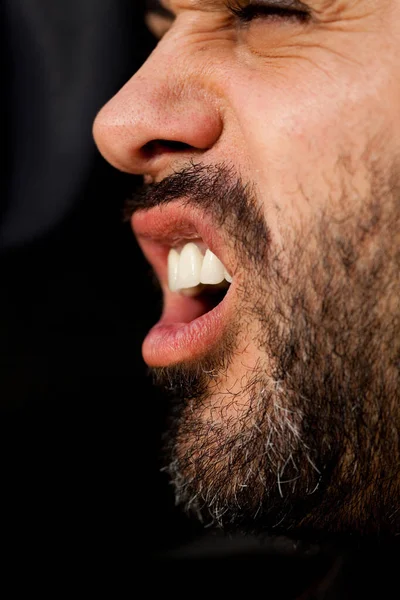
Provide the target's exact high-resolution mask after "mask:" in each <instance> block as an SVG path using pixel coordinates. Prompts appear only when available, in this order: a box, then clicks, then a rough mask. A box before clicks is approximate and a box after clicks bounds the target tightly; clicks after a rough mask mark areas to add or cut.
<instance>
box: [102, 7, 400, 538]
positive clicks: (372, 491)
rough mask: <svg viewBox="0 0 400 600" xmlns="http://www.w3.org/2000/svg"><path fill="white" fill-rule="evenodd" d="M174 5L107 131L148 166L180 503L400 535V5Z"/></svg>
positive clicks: (240, 520)
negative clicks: (154, 47)
mask: <svg viewBox="0 0 400 600" xmlns="http://www.w3.org/2000/svg"><path fill="white" fill-rule="evenodd" d="M152 5H153V6H154V2H153V3H152ZM163 6H164V9H165V13H164V17H163V19H162V20H160V17H159V16H157V15H155V14H150V15H148V23H149V24H150V26H152V27H153V28H154V29H157V30H158V31H161V30H164V29H165V30H166V32H165V34H164V35H163V37H162V39H161V40H160V42H159V44H158V46H157V47H156V49H155V50H154V52H153V53H152V55H151V56H150V57H149V59H148V60H147V62H146V63H145V64H144V65H143V66H142V68H141V69H140V70H139V71H138V72H137V73H136V74H135V75H134V77H132V79H131V80H130V81H129V82H128V83H127V84H126V85H125V86H124V87H123V88H122V90H121V91H120V92H119V93H118V94H117V95H116V96H115V97H114V98H113V99H112V100H111V101H110V102H109V103H108V104H107V105H106V106H105V107H104V108H103V109H102V111H101V112H100V113H99V115H98V117H97V119H96V122H95V127H94V133H95V138H96V141H97V144H98V146H99V148H100V150H101V152H102V153H103V154H104V156H105V157H106V158H107V159H108V160H109V161H110V162H111V163H112V164H113V165H114V166H116V167H117V168H118V169H120V170H122V171H126V172H129V173H135V174H141V175H144V177H145V179H144V183H145V185H144V187H143V189H142V190H141V191H140V192H138V193H137V194H135V196H134V197H133V198H132V200H131V201H130V202H128V206H127V210H128V211H129V213H130V214H131V215H132V226H133V229H134V231H135V233H136V235H137V237H138V241H139V243H140V244H141V246H142V248H143V250H144V252H145V255H146V256H147V258H148V259H149V261H150V262H151V264H152V265H153V267H154V269H155V271H156V273H157V275H158V278H159V280H160V283H161V288H162V291H163V298H164V301H163V302H164V308H163V314H162V316H161V320H160V322H159V323H158V324H157V325H156V326H155V328H154V329H153V330H152V331H151V332H150V334H149V336H148V337H147V338H146V340H145V342H144V345H143V355H144V359H145V361H146V362H147V363H148V365H149V366H150V367H152V369H153V371H154V374H155V377H156V380H157V381H158V382H159V383H161V384H163V385H166V387H167V388H168V389H169V390H170V391H172V392H173V396H174V397H175V402H176V404H175V406H174V410H173V419H172V424H171V430H170V437H169V439H168V442H167V445H166V451H167V452H168V456H169V462H168V471H169V473H170V475H171V478H172V481H173V483H174V485H175V488H176V494H177V499H178V501H180V502H182V503H183V504H184V505H185V506H186V507H188V508H191V509H193V510H194V511H196V512H197V513H198V514H199V516H200V517H203V518H205V519H208V518H210V519H211V520H213V521H216V522H217V523H220V524H222V525H225V526H229V525H233V526H235V525H241V526H245V525H247V526H248V525H249V524H251V527H252V528H253V529H256V530H257V529H265V528H266V529H271V530H272V531H276V532H279V531H280V530H281V529H284V530H285V531H287V530H288V529H292V530H294V531H296V533H298V532H300V530H306V531H308V530H310V529H313V530H325V531H344V530H358V531H373V530H384V531H389V532H393V531H398V530H399V526H400V525H399V517H400V512H399V510H398V509H399V496H400V475H399V463H400V455H399V435H398V431H399V426H400V402H399V388H400V386H399V367H400V326H399V319H400V309H399V297H400V285H399V283H400V282H399V279H400V278H399V272H400V258H399V248H400V220H399V216H400V146H399V139H400V68H399V67H400V62H399V56H400V1H399V0H305V2H304V3H303V2H300V1H297V0H260V1H258V0H257V1H254V2H252V1H249V0H231V1H229V0H165V1H164V4H163ZM165 15H167V16H165ZM188 244H192V245H188ZM193 244H194V246H193ZM171 248H172V249H173V250H172V251H171ZM207 249H209V250H210V251H212V254H211V253H210V252H206V251H207ZM203 256H204V258H203ZM205 263H206V266H205ZM221 263H222V265H223V266H222V265H221ZM168 265H169V270H168ZM231 278H232V282H231V283H230V286H229V289H228V290H227V289H226V288H227V286H228V284H227V283H226V279H228V280H230V279H231ZM221 279H224V281H225V283H220V282H221ZM199 281H200V285H198V284H199ZM210 281H212V282H217V283H213V284H209V283H207V282H210ZM201 282H205V283H201Z"/></svg>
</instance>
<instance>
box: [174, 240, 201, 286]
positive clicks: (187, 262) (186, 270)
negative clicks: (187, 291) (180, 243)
mask: <svg viewBox="0 0 400 600" xmlns="http://www.w3.org/2000/svg"><path fill="white" fill-rule="evenodd" d="M202 263H203V255H202V253H201V252H200V250H199V248H198V247H197V246H196V244H193V242H190V243H189V244H186V245H185V246H184V247H183V249H182V252H181V254H180V256H179V266H178V280H177V287H178V289H184V288H191V287H196V286H197V285H199V283H200V271H201V265H202Z"/></svg>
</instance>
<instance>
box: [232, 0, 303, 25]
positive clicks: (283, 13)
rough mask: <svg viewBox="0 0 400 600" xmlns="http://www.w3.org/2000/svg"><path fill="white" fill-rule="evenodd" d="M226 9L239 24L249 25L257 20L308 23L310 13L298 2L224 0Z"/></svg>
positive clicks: (283, 0) (282, 0) (295, 0)
mask: <svg viewBox="0 0 400 600" xmlns="http://www.w3.org/2000/svg"><path fill="white" fill-rule="evenodd" d="M226 7H227V9H228V10H229V11H230V12H231V13H232V14H233V15H234V16H235V17H236V18H237V19H239V21H240V22H241V23H250V22H251V21H253V20H254V19H257V18H269V19H273V20H276V19H285V20H296V21H301V22H304V21H309V20H310V18H311V13H310V11H309V10H308V8H307V6H306V5H305V4H303V2H300V1H298V0H254V1H252V0H250V1H248V2H245V3H244V2H243V1H242V0H226Z"/></svg>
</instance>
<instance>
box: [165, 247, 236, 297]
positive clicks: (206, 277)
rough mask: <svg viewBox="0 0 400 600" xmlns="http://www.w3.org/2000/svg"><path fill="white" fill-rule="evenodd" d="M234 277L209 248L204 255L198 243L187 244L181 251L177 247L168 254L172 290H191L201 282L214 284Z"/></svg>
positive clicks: (169, 281) (229, 280)
mask: <svg viewBox="0 0 400 600" xmlns="http://www.w3.org/2000/svg"><path fill="white" fill-rule="evenodd" d="M224 279H226V281H228V282H229V283H230V282H231V281H232V277H231V276H230V275H229V273H228V271H227V270H226V269H225V267H224V265H223V264H222V262H221V261H220V260H219V258H217V257H216V256H215V254H213V253H212V252H211V250H209V249H207V250H206V253H205V255H204V256H203V254H202V251H201V249H200V248H199V246H197V244H195V243H193V242H189V243H188V244H185V246H184V247H183V248H182V250H181V252H180V253H179V252H178V251H177V250H175V248H172V249H171V250H170V251H169V255H168V286H169V289H170V290H171V292H176V291H178V290H190V289H192V288H196V287H197V286H198V285H200V284H201V283H204V284H208V285H214V284H218V283H221V282H222V281H224Z"/></svg>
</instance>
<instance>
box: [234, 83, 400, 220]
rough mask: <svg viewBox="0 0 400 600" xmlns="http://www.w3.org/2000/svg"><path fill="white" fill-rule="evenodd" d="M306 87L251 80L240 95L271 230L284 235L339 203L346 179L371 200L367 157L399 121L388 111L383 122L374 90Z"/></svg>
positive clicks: (240, 113) (239, 114)
mask: <svg viewBox="0 0 400 600" xmlns="http://www.w3.org/2000/svg"><path fill="white" fill-rule="evenodd" d="M303 79H304V74H303V77H302V79H301V80H297V81H296V79H294V78H291V77H290V76H289V75H288V76H287V79H286V80H285V81H282V79H281V85H278V84H277V82H265V80H264V83H263V84H262V85H260V81H258V82H257V81H251V80H249V79H248V80H247V82H244V83H243V85H242V87H240V88H237V89H236V90H235V96H234V97H235V101H236V118H237V120H238V122H239V124H240V125H239V128H240V131H241V135H242V137H243V139H244V143H243V145H244V147H245V148H246V152H247V164H248V169H249V172H250V177H251V179H252V181H254V182H255V183H256V185H257V187H258V189H259V191H260V193H261V194H262V201H263V203H264V209H265V212H266V218H267V219H268V223H269V225H270V227H271V226H273V227H275V228H278V221H279V220H281V221H282V220H284V221H285V220H286V221H287V217H289V219H290V221H292V220H295V221H296V222H299V221H301V220H304V221H307V220H308V219H309V218H310V216H312V214H314V213H315V212H316V211H320V210H322V209H325V204H326V203H327V202H329V203H335V198H337V199H339V197H340V196H341V195H343V186H344V185H346V178H347V179H349V178H351V185H352V187H353V189H355V190H357V191H358V192H359V194H360V196H362V195H363V194H365V192H366V189H367V186H368V185H369V173H368V169H367V164H366V161H365V155H366V152H367V151H368V149H369V148H370V146H371V143H373V141H374V140H375V139H376V137H377V135H378V136H379V135H381V136H382V135H383V134H385V132H386V131H388V130H390V128H391V124H392V123H393V121H394V120H396V119H395V116H394V115H393V112H391V111H390V110H389V108H388V110H386V111H385V112H384V113H383V115H382V111H379V104H380V100H379V96H380V94H378V93H377V92H376V90H375V89H374V86H373V85H372V86H369V87H368V88H367V87H366V86H365V84H364V85H362V84H361V83H357V82H353V83H351V85H350V83H349V82H348V80H346V79H345V78H343V80H341V81H340V85H339V84H338V83H337V81H338V79H336V84H335V85H334V84H333V83H331V86H330V87H329V86H328V85H327V82H326V79H324V78H320V79H318V78H314V81H313V82H311V81H309V82H308V83H307V85H306V84H305V83H304V81H303ZM289 80H290V82H291V84H290V85H288V83H287V82H288V81H289ZM309 80H310V77H309ZM242 81H243V79H242ZM249 89H251V90H252V91H251V92H249ZM385 91H386V90H385ZM387 93H389V91H388V90H387V91H386V94H387ZM392 97H393V92H392ZM243 107H245V108H243ZM371 115H376V118H371ZM399 121H400V120H399V119H397V121H396V126H398V123H399ZM395 137H397V136H395ZM342 159H344V160H345V162H346V165H347V167H348V168H347V169H344V168H342V165H341V160H342ZM349 183H350V181H349Z"/></svg>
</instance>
